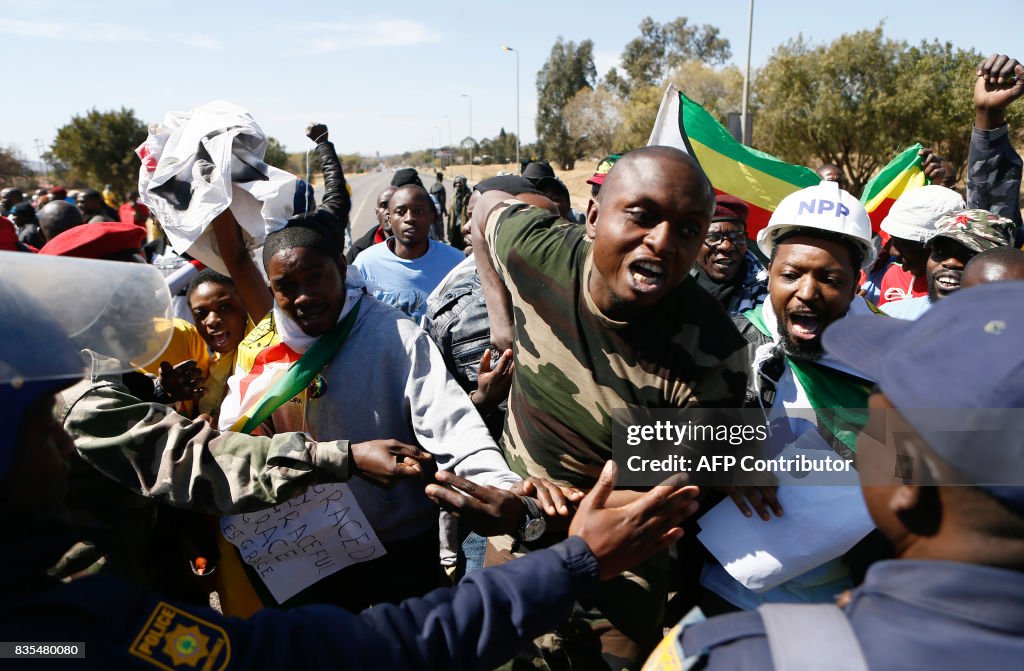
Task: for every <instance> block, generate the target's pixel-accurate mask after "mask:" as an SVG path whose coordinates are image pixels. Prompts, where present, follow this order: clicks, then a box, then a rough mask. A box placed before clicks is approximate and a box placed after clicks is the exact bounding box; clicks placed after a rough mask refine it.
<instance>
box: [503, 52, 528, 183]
mask: <svg viewBox="0 0 1024 671" xmlns="http://www.w3.org/2000/svg"><path fill="white" fill-rule="evenodd" d="M502 49H504V50H505V51H514V52H515V54H516V170H519V171H522V169H523V164H522V163H520V162H519V50H518V49H514V48H512V47H510V46H508V45H506V46H503V47H502Z"/></svg>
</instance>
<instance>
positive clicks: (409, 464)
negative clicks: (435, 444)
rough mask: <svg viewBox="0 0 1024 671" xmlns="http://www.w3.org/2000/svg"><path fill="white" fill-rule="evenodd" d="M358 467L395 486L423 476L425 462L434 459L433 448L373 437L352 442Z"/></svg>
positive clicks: (379, 481)
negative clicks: (407, 479)
mask: <svg viewBox="0 0 1024 671" xmlns="http://www.w3.org/2000/svg"><path fill="white" fill-rule="evenodd" d="M349 458H350V459H351V463H352V467H353V468H354V470H355V471H356V472H357V473H358V474H359V475H361V476H363V477H364V478H366V479H367V480H369V481H370V482H373V483H374V484H377V485H380V486H381V487H393V486H394V485H396V484H398V482H399V481H400V480H403V479H406V478H421V477H423V464H425V463H426V462H428V461H430V460H431V459H433V458H434V457H433V455H431V454H430V453H429V452H424V451H423V450H421V449H419V448H417V447H415V446H413V445H406V444H405V443H400V442H398V441H397V440H392V439H387V440H370V441H367V442H365V443H356V444H354V445H351V446H349Z"/></svg>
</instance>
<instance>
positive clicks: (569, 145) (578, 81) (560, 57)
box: [537, 36, 597, 170]
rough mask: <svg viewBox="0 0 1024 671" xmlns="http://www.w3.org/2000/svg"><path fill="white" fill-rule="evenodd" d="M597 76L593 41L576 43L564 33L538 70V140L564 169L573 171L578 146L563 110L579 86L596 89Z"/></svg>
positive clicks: (544, 151) (552, 158) (549, 157)
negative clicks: (570, 40)
mask: <svg viewBox="0 0 1024 671" xmlns="http://www.w3.org/2000/svg"><path fill="white" fill-rule="evenodd" d="M596 79H597V69H596V68H595V67H594V43H593V42H591V41H590V40H583V41H582V42H580V43H579V44H578V45H577V44H576V43H575V42H566V41H565V40H563V39H562V37H561V36H559V38H558V40H557V41H555V45H554V46H553V47H551V55H550V56H549V57H548V60H547V62H546V63H545V64H544V67H542V68H541V69H540V72H538V73H537V140H538V143H539V144H541V145H542V147H543V153H544V155H545V156H546V157H547V158H548V159H549V160H552V161H555V162H557V163H558V164H559V166H560V167H561V168H562V169H563V170H572V168H573V166H574V165H575V163H576V159H577V158H579V146H578V143H577V142H576V138H575V137H574V136H573V135H572V134H571V133H570V132H569V127H568V124H567V122H566V120H565V116H564V114H563V110H564V109H565V105H566V103H568V102H569V100H570V99H571V98H572V97H573V96H574V95H576V93H577V92H579V90H580V89H592V88H594V83H595V80H596Z"/></svg>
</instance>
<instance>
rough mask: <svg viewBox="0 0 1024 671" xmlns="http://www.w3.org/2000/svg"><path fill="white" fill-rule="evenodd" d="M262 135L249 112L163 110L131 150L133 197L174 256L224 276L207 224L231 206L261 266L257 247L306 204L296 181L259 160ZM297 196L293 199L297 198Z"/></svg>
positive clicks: (210, 107) (225, 106)
mask: <svg viewBox="0 0 1024 671" xmlns="http://www.w3.org/2000/svg"><path fill="white" fill-rule="evenodd" d="M266 150H267V136H266V134H265V133H264V132H263V129H261V128H260V127H259V125H257V123H256V121H255V120H254V119H253V118H252V115H250V114H249V113H248V112H246V111H245V110H243V109H242V108H240V107H238V106H237V105H232V104H231V103H228V102H225V101H223V100H216V101H213V102H210V103H207V104H205V105H202V106H200V107H196V108H195V109H192V110H190V111H188V112H168V113H167V115H166V116H164V120H163V122H162V123H159V124H152V125H151V126H150V128H149V136H148V137H147V138H146V141H145V142H143V143H142V145H140V146H139V148H138V149H136V150H135V151H136V153H137V154H138V155H139V158H140V159H142V166H141V167H140V169H139V196H140V198H141V200H142V202H143V203H145V204H146V205H147V206H149V208H150V209H151V210H152V211H153V214H154V216H155V217H156V219H157V220H158V221H159V222H160V224H161V225H162V226H163V228H164V231H165V232H166V233H167V239H168V240H169V241H170V243H171V246H172V247H174V249H175V251H177V252H178V253H179V254H184V253H188V254H190V255H191V256H193V257H194V258H196V259H199V260H200V261H202V262H203V263H204V264H206V265H207V266H210V267H211V268H213V269H214V270H216V271H218V272H221V273H225V274H226V273H227V268H226V267H225V266H224V264H223V262H222V261H221V259H220V254H219V253H218V251H217V244H216V241H215V240H214V237H213V232H212V231H210V230H209V226H210V223H211V222H212V221H213V219H214V218H215V217H216V216H217V215H219V214H220V213H221V212H223V211H224V210H225V209H226V208H228V207H230V208H231V212H232V213H233V214H234V215H235V219H237V220H238V223H239V226H240V227H241V228H242V230H243V232H244V235H243V237H244V238H245V241H246V247H247V248H248V249H249V252H250V254H251V255H252V256H253V259H254V261H255V262H256V267H257V268H261V269H262V268H263V261H262V258H261V253H262V248H263V241H264V240H265V239H266V237H267V234H268V233H271V232H272V231H276V230H278V229H280V228H283V227H284V225H285V224H286V223H287V222H288V219H290V218H291V217H292V215H293V214H295V209H296V207H297V206H298V207H300V208H301V207H302V206H303V203H304V197H305V194H304V189H303V188H302V187H301V186H300V182H299V180H298V178H297V177H295V176H294V175H292V174H291V173H288V172H286V171H284V170H279V169H278V168H275V167H273V166H270V165H267V164H266V163H264V162H263V156H264V153H265V152H266ZM297 191H298V194H297Z"/></svg>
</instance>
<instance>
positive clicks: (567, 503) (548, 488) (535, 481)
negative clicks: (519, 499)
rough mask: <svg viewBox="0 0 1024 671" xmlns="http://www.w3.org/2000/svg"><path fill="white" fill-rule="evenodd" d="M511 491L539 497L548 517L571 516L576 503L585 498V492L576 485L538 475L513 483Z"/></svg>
mask: <svg viewBox="0 0 1024 671" xmlns="http://www.w3.org/2000/svg"><path fill="white" fill-rule="evenodd" d="M509 491H511V492H512V493H513V494H519V495H520V496H531V497H533V498H535V499H537V503H539V504H540V509H541V510H543V511H544V514H545V515H547V516H548V517H569V516H570V515H572V514H573V512H575V510H576V504H577V503H579V502H580V500H582V499H583V492H582V491H581V490H579V489H576V488H575V487H569V486H563V485H556V484H555V483H553V482H551V481H550V480H546V479H544V478H536V477H529V478H526V479H525V480H523V481H522V482H519V483H516V484H515V485H512V488H511V489H510V490H509Z"/></svg>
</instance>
